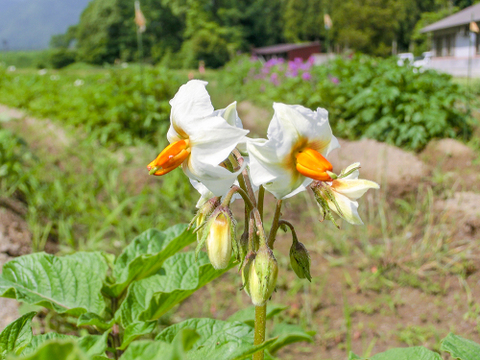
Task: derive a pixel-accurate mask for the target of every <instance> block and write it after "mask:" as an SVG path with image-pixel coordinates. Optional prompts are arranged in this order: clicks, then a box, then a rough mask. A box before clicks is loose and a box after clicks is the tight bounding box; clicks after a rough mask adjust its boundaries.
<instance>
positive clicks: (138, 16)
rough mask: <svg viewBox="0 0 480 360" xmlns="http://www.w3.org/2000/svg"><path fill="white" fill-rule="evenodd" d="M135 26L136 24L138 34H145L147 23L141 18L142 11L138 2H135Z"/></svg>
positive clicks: (143, 17)
mask: <svg viewBox="0 0 480 360" xmlns="http://www.w3.org/2000/svg"><path fill="white" fill-rule="evenodd" d="M135 24H137V26H138V31H139V32H141V33H143V32H145V29H146V28H147V27H146V24H147V22H146V20H145V16H143V13H142V10H140V1H138V0H137V1H135Z"/></svg>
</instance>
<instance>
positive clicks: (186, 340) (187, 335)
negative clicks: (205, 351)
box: [172, 329, 200, 360]
mask: <svg viewBox="0 0 480 360" xmlns="http://www.w3.org/2000/svg"><path fill="white" fill-rule="evenodd" d="M199 337H200V335H198V334H197V332H196V331H195V330H191V329H182V331H180V332H179V333H178V334H177V336H176V337H175V339H174V340H173V342H172V345H173V356H172V360H183V359H185V356H186V352H187V351H188V350H190V349H191V348H192V347H193V344H195V342H196V341H197V340H198V338H199Z"/></svg>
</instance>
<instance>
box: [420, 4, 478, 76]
mask: <svg viewBox="0 0 480 360" xmlns="http://www.w3.org/2000/svg"><path fill="white" fill-rule="evenodd" d="M471 21H475V22H476V23H477V24H478V23H479V22H480V4H476V5H473V6H470V7H468V8H465V9H463V10H461V11H459V12H457V13H455V14H453V15H450V16H448V17H446V18H444V19H442V20H440V21H437V22H436V23H433V24H431V25H428V26H427V27H425V28H423V29H422V30H421V32H422V33H431V40H432V41H431V44H432V54H433V57H432V59H431V61H430V63H429V64H428V65H427V66H426V67H429V68H432V69H436V70H439V71H443V72H447V73H449V74H452V75H454V76H468V71H469V70H468V69H469V66H470V71H471V76H474V77H480V36H479V35H480V34H476V33H472V32H470V30H469V25H470V22H471Z"/></svg>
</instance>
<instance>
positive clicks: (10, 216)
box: [0, 207, 32, 256]
mask: <svg viewBox="0 0 480 360" xmlns="http://www.w3.org/2000/svg"><path fill="white" fill-rule="evenodd" d="M31 243H32V234H31V233H30V231H29V230H28V226H27V223H26V222H25V220H24V219H23V218H22V217H20V216H19V215H18V214H16V213H15V212H13V211H11V210H9V209H7V208H2V207H0V253H5V254H7V255H9V256H20V255H25V254H28V253H30V252H31V249H30V247H31Z"/></svg>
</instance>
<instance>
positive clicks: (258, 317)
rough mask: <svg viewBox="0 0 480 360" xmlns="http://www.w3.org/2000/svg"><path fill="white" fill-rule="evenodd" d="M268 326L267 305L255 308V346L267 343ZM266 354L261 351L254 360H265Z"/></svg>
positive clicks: (254, 355) (255, 355)
mask: <svg viewBox="0 0 480 360" xmlns="http://www.w3.org/2000/svg"><path fill="white" fill-rule="evenodd" d="M266 324H267V304H265V305H263V306H255V335H254V339H253V345H260V344H261V343H263V342H264V341H265V328H266ZM263 356H264V352H263V350H260V351H259V352H256V353H255V354H253V360H263Z"/></svg>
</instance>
